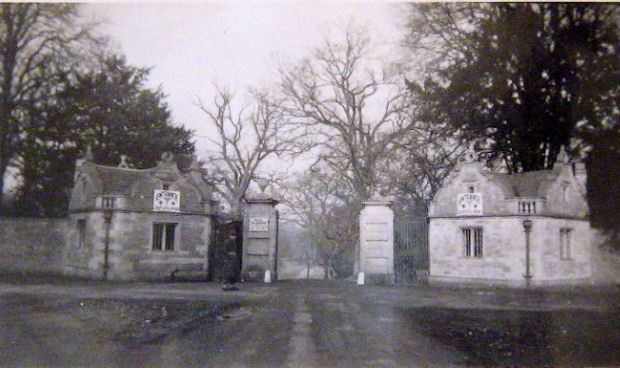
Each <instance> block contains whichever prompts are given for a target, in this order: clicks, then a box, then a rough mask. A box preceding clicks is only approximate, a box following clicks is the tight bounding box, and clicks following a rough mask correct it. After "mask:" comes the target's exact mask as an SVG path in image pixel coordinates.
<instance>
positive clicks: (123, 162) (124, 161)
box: [118, 155, 129, 169]
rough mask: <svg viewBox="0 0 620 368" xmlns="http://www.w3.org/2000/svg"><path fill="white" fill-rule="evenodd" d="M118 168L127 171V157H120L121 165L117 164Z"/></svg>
mask: <svg viewBox="0 0 620 368" xmlns="http://www.w3.org/2000/svg"><path fill="white" fill-rule="evenodd" d="M118 167H120V168H121V169H128V168H129V164H127V155H121V163H120V164H118Z"/></svg>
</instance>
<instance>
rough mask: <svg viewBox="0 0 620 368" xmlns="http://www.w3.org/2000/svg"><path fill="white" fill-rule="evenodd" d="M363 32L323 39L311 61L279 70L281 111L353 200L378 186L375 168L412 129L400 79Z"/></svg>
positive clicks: (361, 199)
mask: <svg viewBox="0 0 620 368" xmlns="http://www.w3.org/2000/svg"><path fill="white" fill-rule="evenodd" d="M381 64H382V62H381V61H378V60H376V59H375V58H374V57H373V55H372V53H371V52H370V43H369V38H368V37H367V36H366V35H365V33H364V32H358V31H354V30H348V31H347V32H346V33H345V35H344V40H343V41H342V42H335V41H333V40H326V41H325V44H324V46H323V47H322V48H320V49H318V50H316V51H315V52H314V54H313V57H312V58H309V59H305V60H303V61H301V62H300V63H298V64H296V65H293V66H291V67H289V68H283V69H282V71H281V82H280V84H281V88H282V91H283V93H284V96H285V99H284V101H283V102H284V104H283V110H284V112H285V113H286V115H287V117H288V119H290V121H291V123H293V124H296V125H297V126H299V127H302V128H303V129H304V131H305V132H306V133H307V138H308V140H307V141H306V143H308V144H313V145H314V146H315V147H316V149H317V150H318V151H319V157H320V159H321V160H322V161H324V162H325V163H326V164H327V165H328V166H329V168H330V170H332V171H333V172H334V173H336V174H337V175H339V176H340V177H341V178H342V179H343V180H344V181H345V182H346V183H347V184H348V185H349V186H350V187H351V188H352V194H353V196H354V197H355V199H356V201H358V202H361V201H363V200H365V199H368V198H369V197H371V196H372V195H373V194H374V192H375V190H376V188H377V186H378V170H377V168H378V165H379V162H380V161H381V160H383V159H386V158H388V157H389V155H390V154H391V152H392V150H394V149H395V148H396V145H395V143H396V141H397V140H399V139H400V138H401V137H402V136H403V134H404V132H406V131H407V130H409V129H410V128H411V127H412V120H411V119H410V118H409V111H410V108H411V105H410V104H409V103H408V100H407V98H406V89H405V88H403V85H402V83H403V82H404V79H403V78H400V76H399V74H398V73H393V72H390V71H388V70H387V69H385V68H382V67H381Z"/></svg>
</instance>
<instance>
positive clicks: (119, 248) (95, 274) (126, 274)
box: [65, 211, 211, 280]
mask: <svg viewBox="0 0 620 368" xmlns="http://www.w3.org/2000/svg"><path fill="white" fill-rule="evenodd" d="M80 219H83V220H86V224H87V226H86V234H87V236H86V238H87V239H88V240H87V241H86V243H85V244H84V245H83V246H82V247H79V246H78V242H77V238H78V235H77V222H78V220H80ZM155 222H173V223H177V224H178V225H177V228H176V231H175V237H176V241H175V243H176V244H175V246H176V247H175V249H174V251H155V250H153V245H152V227H153V223H155ZM105 226H106V225H105V221H104V218H103V212H101V211H88V212H82V213H75V214H72V215H71V216H70V217H69V227H68V232H67V234H68V239H70V240H69V244H68V246H67V250H66V259H67V262H66V267H65V272H66V273H67V274H74V275H78V276H82V277H89V278H102V277H103V271H104V267H103V266H104V257H105ZM210 236H211V218H210V217H208V216H206V215H189V214H177V213H164V212H160V213H153V212H145V211H142V212H140V211H115V212H114V214H113V216H112V220H111V224H110V239H109V249H108V264H109V268H108V279H110V280H164V279H169V278H170V274H171V272H173V271H175V270H179V274H178V275H179V276H191V277H196V278H206V276H207V259H208V257H207V252H208V247H209V241H210Z"/></svg>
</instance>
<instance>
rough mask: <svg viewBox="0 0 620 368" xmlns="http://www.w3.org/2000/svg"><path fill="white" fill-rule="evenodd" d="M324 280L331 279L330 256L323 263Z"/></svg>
mask: <svg viewBox="0 0 620 368" xmlns="http://www.w3.org/2000/svg"><path fill="white" fill-rule="evenodd" d="M323 280H329V258H328V259H327V260H325V262H324V263H323Z"/></svg>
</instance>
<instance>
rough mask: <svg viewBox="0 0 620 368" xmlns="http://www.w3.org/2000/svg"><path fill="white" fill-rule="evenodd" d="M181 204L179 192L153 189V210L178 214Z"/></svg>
mask: <svg viewBox="0 0 620 368" xmlns="http://www.w3.org/2000/svg"><path fill="white" fill-rule="evenodd" d="M180 204H181V192H177V191H174V190H161V189H155V191H154V193H153V210H154V211H167V212H178V211H179V209H180Z"/></svg>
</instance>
